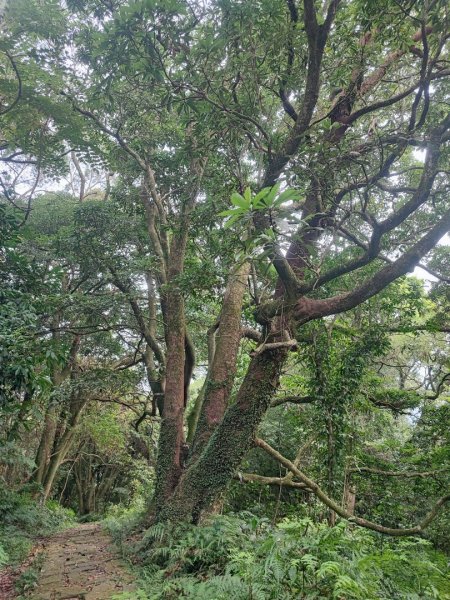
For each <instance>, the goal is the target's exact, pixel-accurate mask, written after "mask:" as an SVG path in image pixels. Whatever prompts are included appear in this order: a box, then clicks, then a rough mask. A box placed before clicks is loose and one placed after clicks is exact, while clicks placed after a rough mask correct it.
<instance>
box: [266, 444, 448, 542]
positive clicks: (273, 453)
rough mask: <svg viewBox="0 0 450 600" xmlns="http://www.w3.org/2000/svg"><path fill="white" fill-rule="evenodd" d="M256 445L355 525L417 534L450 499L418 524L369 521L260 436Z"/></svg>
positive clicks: (440, 502)
mask: <svg viewBox="0 0 450 600" xmlns="http://www.w3.org/2000/svg"><path fill="white" fill-rule="evenodd" d="M255 445H256V446H258V448H262V449H263V450H264V451H265V452H267V453H268V454H270V456H272V457H273V458H275V459H276V460H277V461H278V462H279V463H281V464H282V465H283V466H284V467H286V469H289V471H291V472H292V473H293V474H294V475H295V476H296V477H297V478H298V479H299V480H300V481H301V482H302V483H304V484H305V485H306V486H307V487H308V488H309V489H310V490H311V492H312V493H313V494H314V495H315V496H316V497H317V498H318V499H319V500H320V501H321V502H323V504H325V505H326V506H328V508H331V510H333V511H334V512H335V513H336V514H338V515H339V516H340V517H342V518H344V519H347V520H348V521H350V522H351V523H355V525H359V526H360V527H365V528H366V529H371V530H372V531H378V532H379V533H384V534H387V535H392V536H397V537H400V536H407V535H416V534H419V533H421V532H422V531H423V530H424V529H425V528H426V527H427V526H428V525H429V524H430V523H431V521H432V520H433V519H434V518H435V517H436V516H437V514H438V512H439V510H440V508H441V507H442V506H443V505H444V504H445V503H446V502H448V501H449V500H450V494H447V495H445V496H442V497H441V498H439V500H438V501H437V502H436V504H435V505H434V506H433V508H432V509H431V511H430V512H429V513H428V514H427V515H426V516H425V518H424V519H422V521H421V522H420V523H419V524H418V525H414V526H412V527H405V528H398V527H385V526H384V525H379V524H378V523H374V522H373V521H368V520H367V519H363V518H362V517H355V516H354V515H352V514H351V513H349V512H348V511H347V510H345V509H344V508H342V506H340V505H339V504H338V503H337V502H336V501H335V500H333V499H332V498H330V497H329V496H327V495H326V494H325V492H324V491H323V490H322V489H321V488H320V487H319V486H318V484H317V483H315V482H314V481H313V480H312V479H309V477H307V476H306V475H305V474H304V473H303V472H302V471H300V470H299V469H298V468H297V467H296V466H295V465H294V463H292V462H291V461H290V460H288V459H287V458H285V457H284V456H283V455H281V454H280V453H279V452H277V451H276V450H275V449H274V448H272V446H270V445H269V444H268V443H267V442H265V441H264V440H262V439H260V438H256V439H255Z"/></svg>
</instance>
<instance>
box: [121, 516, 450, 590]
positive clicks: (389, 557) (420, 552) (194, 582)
mask: <svg viewBox="0 0 450 600" xmlns="http://www.w3.org/2000/svg"><path fill="white" fill-rule="evenodd" d="M130 523H131V520H130V515H128V516H127V526H126V527H125V528H123V529H122V535H123V536H125V535H126V532H127V527H129V526H130ZM112 525H113V524H112V523H111V521H110V528H111V526H112ZM119 532H120V526H119V524H118V523H115V524H114V525H113V533H115V537H116V539H117V538H118V537H120V535H119ZM135 551H136V548H134V549H133V552H135ZM139 554H140V558H141V560H142V561H143V566H142V567H141V587H140V589H139V590H138V591H136V592H131V593H124V594H121V595H119V596H117V598H120V599H122V600H125V599H128V600H157V599H166V600H172V599H176V598H190V599H192V600H194V599H195V600H249V599H251V600H271V599H273V600H288V599H289V600H291V599H294V598H295V599H299V598H304V599H308V600H313V599H332V600H350V599H360V600H375V599H376V600H379V599H380V600H397V599H398V600H400V599H401V600H416V599H417V600H418V599H419V598H420V599H433V598H434V599H438V600H446V599H450V593H449V591H448V590H450V585H449V584H450V579H449V577H448V573H446V567H447V565H446V562H447V561H446V557H445V555H443V554H440V553H438V552H436V551H434V550H433V549H432V547H431V544H430V543H429V542H427V541H426V540H423V539H420V538H403V539H389V538H386V537H383V536H381V535H380V534H374V533H372V532H369V531H366V530H362V529H360V528H356V527H354V526H351V525H348V524H347V523H344V522H341V523H339V524H338V525H336V526H335V527H332V528H330V527H328V526H327V525H325V524H315V523H313V522H312V521H311V520H310V519H308V518H288V519H284V520H283V521H282V522H280V523H279V524H278V525H276V526H273V525H271V524H270V522H269V521H268V520H266V519H260V518H258V517H255V516H254V515H252V514H250V513H241V514H239V515H236V516H221V517H214V518H213V519H211V520H210V521H209V522H207V523H206V524H205V525H203V526H201V527H195V526H186V525H184V526H177V527H175V526H171V525H163V524H156V525H154V526H153V527H151V528H150V529H149V530H148V531H147V533H146V535H145V537H144V540H143V543H142V545H141V547H140V549H139Z"/></svg>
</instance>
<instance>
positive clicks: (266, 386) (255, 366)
mask: <svg viewBox="0 0 450 600" xmlns="http://www.w3.org/2000/svg"><path fill="white" fill-rule="evenodd" d="M287 352H288V350H287V348H285V347H281V348H277V349H274V350H267V351H265V352H262V353H261V354H258V355H257V356H255V357H254V358H253V360H252V362H251V364H250V367H249V370H248V372H247V375H246V377H245V380H244V382H243V383H242V385H241V388H240V390H239V392H238V395H237V399H236V402H235V403H234V404H233V405H232V406H230V407H229V408H228V410H227V411H226V412H225V415H224V418H223V419H222V421H221V423H220V424H219V425H218V426H217V428H216V430H215V431H214V433H213V435H212V436H211V438H210V440H209V442H208V444H207V446H206V448H205V449H204V451H203V452H202V454H201V455H200V457H199V459H198V460H197V461H196V462H195V463H194V464H192V465H191V466H190V467H189V468H188V469H187V471H186V472H185V474H184V475H183V477H182V479H181V481H180V483H179V485H178V486H177V489H176V490H175V493H174V494H173V496H172V498H171V499H170V501H168V502H166V504H165V506H164V507H163V509H162V510H161V511H160V518H161V519H162V520H166V519H167V520H174V521H178V520H187V521H192V522H198V520H199V518H200V516H201V513H202V511H204V510H207V509H208V508H209V507H210V505H211V503H212V502H213V501H214V500H215V499H216V498H217V497H218V496H219V495H220V494H221V493H222V492H223V491H224V489H225V487H226V486H227V484H228V483H229V481H230V480H231V478H232V477H233V475H234V473H235V472H236V470H237V468H238V467H239V464H240V463H241V461H242V459H243V457H244V456H245V454H246V453H247V452H248V451H249V450H250V448H251V447H252V444H253V439H254V436H255V433H256V430H257V428H258V425H259V423H260V421H261V419H262V417H263V415H264V413H265V412H266V410H267V409H268V407H269V404H270V400H271V398H272V395H273V393H274V390H275V389H276V387H277V385H278V381H279V376H280V370H281V366H282V365H283V363H284V361H285V359H286V356H287Z"/></svg>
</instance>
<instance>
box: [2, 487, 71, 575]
mask: <svg viewBox="0 0 450 600" xmlns="http://www.w3.org/2000/svg"><path fill="white" fill-rule="evenodd" d="M74 516H75V515H74V513H73V511H71V510H68V509H65V508H63V507H62V506H60V504H59V503H58V502H55V501H50V502H48V503H47V504H46V505H45V506H39V505H38V504H37V503H36V501H35V500H34V498H33V490H29V491H23V492H21V493H19V492H14V491H11V490H8V489H6V488H5V487H4V486H1V485H0V548H3V552H4V555H3V564H8V563H12V564H17V563H20V562H21V561H23V560H24V559H25V558H26V556H27V555H28V552H29V551H30V549H31V547H32V545H33V540H34V539H35V538H36V537H39V536H47V535H50V534H51V533H53V532H56V531H58V530H59V529H64V528H66V527H70V526H71V525H73V524H74Z"/></svg>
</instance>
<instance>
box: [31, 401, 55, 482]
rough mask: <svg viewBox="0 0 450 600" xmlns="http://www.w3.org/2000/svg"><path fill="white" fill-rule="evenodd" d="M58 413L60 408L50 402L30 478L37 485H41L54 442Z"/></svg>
mask: <svg viewBox="0 0 450 600" xmlns="http://www.w3.org/2000/svg"><path fill="white" fill-rule="evenodd" d="M59 411H60V407H59V406H58V405H57V404H55V403H53V402H52V401H51V400H50V402H49V405H48V406H47V412H46V414H45V422H44V429H43V431H42V434H41V440H40V442H39V447H38V450H37V454H36V461H35V462H36V466H37V469H36V471H35V472H34V474H33V477H32V480H33V481H34V482H36V483H37V484H38V485H42V482H43V480H44V477H45V472H46V470H47V467H48V464H49V461H50V454H51V451H52V448H53V444H54V441H55V434H56V425H57V423H58V417H59Z"/></svg>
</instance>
